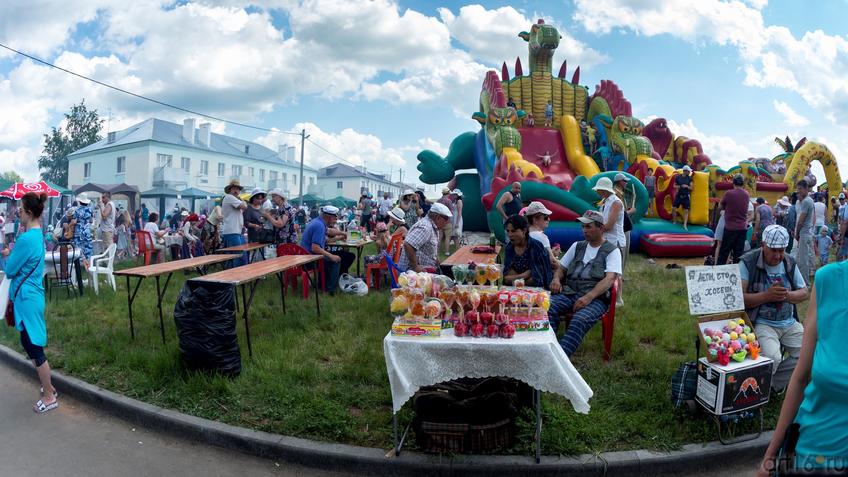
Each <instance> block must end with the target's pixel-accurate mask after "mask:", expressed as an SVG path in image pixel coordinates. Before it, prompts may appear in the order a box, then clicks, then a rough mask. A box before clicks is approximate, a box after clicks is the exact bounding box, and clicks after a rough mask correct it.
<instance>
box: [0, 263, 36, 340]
mask: <svg viewBox="0 0 848 477" xmlns="http://www.w3.org/2000/svg"><path fill="white" fill-rule="evenodd" d="M36 268H38V265H36V266H35V267H32V270H30V271H29V273H27V274H26V276H25V277H24V279H23V281H22V282H21V284H20V286H19V287H18V289H17V290H15V293H14V294H12V296H11V297H9V302H8V303H6V314H5V315H4V317H5V318H6V325H8V326H15V298H17V297H18V292H20V291H21V288H23V286H24V283H25V282H26V281H27V279H28V278H29V276H30V275H32V272H34V271H35V269H36ZM8 279H9V277H5V278H4V280H8ZM9 286H10V287H11V286H12V285H11V281H10V282H9Z"/></svg>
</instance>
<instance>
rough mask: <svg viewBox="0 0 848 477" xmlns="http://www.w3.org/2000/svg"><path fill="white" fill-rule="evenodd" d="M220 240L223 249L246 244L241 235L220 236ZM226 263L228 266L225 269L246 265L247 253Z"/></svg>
mask: <svg viewBox="0 0 848 477" xmlns="http://www.w3.org/2000/svg"><path fill="white" fill-rule="evenodd" d="M221 240H222V241H223V242H224V247H223V248H227V247H235V246H237V245H244V244H245V243H246V242H245V241H244V237H243V236H242V234H224V235H222V236H221ZM227 263H229V266H227V268H231V267H234V266H235V267H240V266H242V265H247V253H243V254H241V257H239V258H237V259H235V260H232V261H230V262H227Z"/></svg>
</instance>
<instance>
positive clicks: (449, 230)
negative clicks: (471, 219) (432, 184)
mask: <svg viewBox="0 0 848 477" xmlns="http://www.w3.org/2000/svg"><path fill="white" fill-rule="evenodd" d="M436 203H438V204H442V205H444V206H445V207H447V208H448V210H449V211H450V213H451V217H456V210H455V207H454V203H453V198H452V197H451V189H450V187H447V186H445V187H442V197H440V198H439V200H437V201H436ZM452 235H453V220H451V221H450V222H448V223H447V225H445V226H444V228H442V229H439V243H440V244H441V245H442V247H441V248H442V253H444V254H445V255H450V239H451V236H452Z"/></svg>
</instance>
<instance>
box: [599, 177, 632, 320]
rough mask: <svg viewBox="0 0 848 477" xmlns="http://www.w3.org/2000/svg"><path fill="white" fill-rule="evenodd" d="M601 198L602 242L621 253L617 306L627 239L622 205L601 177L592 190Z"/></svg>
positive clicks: (610, 185) (621, 286)
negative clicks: (605, 241)
mask: <svg viewBox="0 0 848 477" xmlns="http://www.w3.org/2000/svg"><path fill="white" fill-rule="evenodd" d="M592 190H594V191H595V192H597V193H598V195H599V196H601V199H602V201H601V215H603V216H604V227H603V229H604V240H607V241H609V242H610V243H611V244H613V245H615V246H616V247H618V249H619V250H620V251H621V272H622V273H621V275H620V276H619V278H618V299H617V304H616V305H617V306H621V305H623V304H624V297H623V294H624V293H623V281H622V279H621V277H623V276H624V249H625V248H627V238H626V237H625V235H624V214H625V212H624V204H623V203H622V202H621V199H619V198H618V196H617V195H616V194H615V188H613V185H612V181H611V180H610V178H609V177H601V178H600V179H598V182H597V183H596V184H595V187H593V188H592Z"/></svg>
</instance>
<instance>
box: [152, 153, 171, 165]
mask: <svg viewBox="0 0 848 477" xmlns="http://www.w3.org/2000/svg"><path fill="white" fill-rule="evenodd" d="M173 160H174V156H172V155H170V154H156V165H158V166H159V167H171V162H172V161H173Z"/></svg>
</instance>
